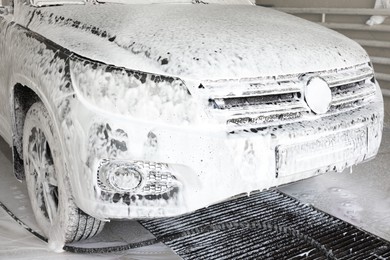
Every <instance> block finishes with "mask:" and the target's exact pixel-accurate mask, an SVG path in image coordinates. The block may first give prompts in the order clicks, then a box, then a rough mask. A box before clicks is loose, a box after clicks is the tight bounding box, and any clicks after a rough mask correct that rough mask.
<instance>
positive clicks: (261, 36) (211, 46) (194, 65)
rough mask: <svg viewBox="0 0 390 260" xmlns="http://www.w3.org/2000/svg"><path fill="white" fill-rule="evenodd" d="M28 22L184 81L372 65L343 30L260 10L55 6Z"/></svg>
mask: <svg viewBox="0 0 390 260" xmlns="http://www.w3.org/2000/svg"><path fill="white" fill-rule="evenodd" d="M25 21H26V26H28V28H29V29H31V30H33V31H36V32H38V33H39V34H41V35H43V36H44V37H46V38H48V39H50V40H52V41H54V42H56V43H57V44H59V45H61V46H63V47H65V48H67V49H69V50H71V51H73V52H75V53H77V54H79V55H81V56H84V57H87V58H90V59H94V60H98V61H101V62H104V63H108V64H113V65H116V66H121V67H126V68H128V69H134V70H141V71H146V72H150V73H158V74H166V75H170V76H175V77H180V78H183V79H196V80H217V79H240V78H252V77H261V76H275V75H286V74H295V73H305V72H311V71H320V70H328V69H334V68H342V67H348V66H353V65H356V64H358V63H363V62H367V61H368V56H367V54H366V52H365V51H364V50H363V49H362V48H361V47H360V46H359V45H358V44H357V43H355V42H353V41H352V40H350V39H348V38H346V37H344V36H342V35H341V34H339V33H336V32H334V31H331V30H329V29H326V28H324V27H322V26H319V25H316V24H314V23H310V22H307V21H305V20H302V19H299V18H297V17H294V16H291V15H287V14H284V13H281V12H277V11H274V10H271V9H267V8H262V7H255V6H228V5H217V4H215V5H191V4H179V5H177V4H165V5H160V4H155V5H119V4H104V5H85V6H56V7H44V8H40V9H37V10H36V11H35V12H34V13H33V14H32V17H26V18H25Z"/></svg>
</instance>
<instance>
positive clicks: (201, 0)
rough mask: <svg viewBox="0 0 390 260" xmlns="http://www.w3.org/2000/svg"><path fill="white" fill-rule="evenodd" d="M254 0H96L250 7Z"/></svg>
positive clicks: (102, 0) (103, 0) (105, 1)
mask: <svg viewBox="0 0 390 260" xmlns="http://www.w3.org/2000/svg"><path fill="white" fill-rule="evenodd" d="M254 1H255V0H98V2H104V3H122V4H178V3H181V4H225V5H252V4H253V3H254Z"/></svg>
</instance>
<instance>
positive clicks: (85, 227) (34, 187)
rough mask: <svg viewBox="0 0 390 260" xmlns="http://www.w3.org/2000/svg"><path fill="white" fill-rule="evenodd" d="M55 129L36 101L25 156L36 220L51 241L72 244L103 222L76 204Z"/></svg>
mask: <svg viewBox="0 0 390 260" xmlns="http://www.w3.org/2000/svg"><path fill="white" fill-rule="evenodd" d="M53 129H54V128H53V122H52V120H51V118H50V116H49V113H48V112H47V110H46V108H45V106H44V105H43V103H42V102H37V103H35V104H33V105H32V106H31V108H30V109H29V111H28V112H27V115H26V119H25V123H24V129H23V159H24V170H25V175H26V183H27V189H28V193H29V196H30V200H31V206H32V209H33V212H34V215H35V218H36V221H37V223H38V225H39V226H40V228H41V229H42V231H43V233H44V234H45V235H46V237H48V239H49V242H50V241H51V240H53V241H54V240H55V241H56V243H71V242H74V241H79V240H82V239H87V238H91V237H93V236H95V235H97V234H98V233H99V232H100V231H101V230H102V229H103V226H104V222H102V221H100V220H97V219H95V218H93V217H91V216H89V215H87V214H85V213H84V212H83V211H82V210H80V209H79V208H78V207H77V206H76V205H75V203H74V200H73V197H72V195H71V191H70V185H69V181H68V180H67V174H66V172H65V170H64V169H65V167H64V165H63V161H62V157H61V156H60V155H61V150H60V148H58V147H60V143H59V142H58V141H57V142H56V140H57V139H56V136H55V135H54V131H53ZM53 148H55V149H53ZM53 155H54V156H53Z"/></svg>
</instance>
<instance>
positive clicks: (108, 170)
mask: <svg viewBox="0 0 390 260" xmlns="http://www.w3.org/2000/svg"><path fill="white" fill-rule="evenodd" d="M97 184H98V186H99V187H100V188H101V189H103V190H105V191H109V192H115V193H118V192H119V193H136V194H140V195H150V194H153V195H156V194H163V193H166V192H169V191H171V190H172V189H174V188H175V187H178V185H179V182H178V180H177V179H176V177H175V176H174V175H173V173H172V172H171V169H170V167H169V165H168V164H165V163H156V162H146V161H116V160H113V161H110V160H103V161H101V163H100V165H99V168H98V174H97Z"/></svg>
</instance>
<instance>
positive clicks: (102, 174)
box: [99, 161, 143, 192]
mask: <svg viewBox="0 0 390 260" xmlns="http://www.w3.org/2000/svg"><path fill="white" fill-rule="evenodd" d="M142 175H143V174H142V172H141V169H139V168H138V167H137V166H136V165H134V164H127V163H123V162H115V161H113V162H103V163H102V164H101V166H100V168H99V180H100V182H101V183H100V184H103V186H105V187H107V186H108V187H109V188H111V189H114V190H117V191H121V192H131V191H135V190H137V189H138V188H139V187H140V186H141V184H142V180H143V176H142Z"/></svg>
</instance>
